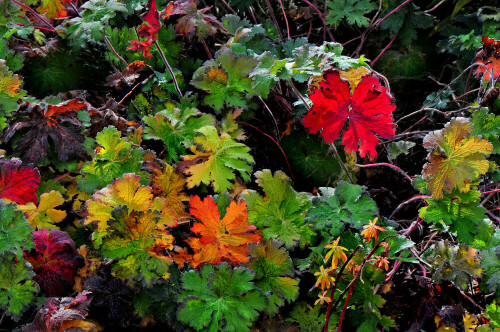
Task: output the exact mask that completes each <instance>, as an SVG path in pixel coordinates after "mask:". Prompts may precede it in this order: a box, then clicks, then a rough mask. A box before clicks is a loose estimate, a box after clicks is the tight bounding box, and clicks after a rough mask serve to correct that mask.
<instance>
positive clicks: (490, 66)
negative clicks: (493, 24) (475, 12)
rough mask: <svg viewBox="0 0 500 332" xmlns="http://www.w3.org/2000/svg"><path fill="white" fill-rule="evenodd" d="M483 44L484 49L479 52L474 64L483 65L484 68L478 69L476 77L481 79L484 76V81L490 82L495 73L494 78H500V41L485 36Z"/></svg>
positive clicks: (479, 67)
mask: <svg viewBox="0 0 500 332" xmlns="http://www.w3.org/2000/svg"><path fill="white" fill-rule="evenodd" d="M482 42H483V48H482V50H481V51H479V52H477V54H476V57H475V58H474V63H482V64H483V65H484V66H478V67H477V68H476V71H475V74H476V77H477V78H480V77H481V76H482V75H483V74H484V76H483V79H485V80H489V79H490V78H491V73H492V72H493V77H494V78H497V77H498V76H500V40H495V39H493V38H488V36H483V39H482ZM485 67H486V68H485Z"/></svg>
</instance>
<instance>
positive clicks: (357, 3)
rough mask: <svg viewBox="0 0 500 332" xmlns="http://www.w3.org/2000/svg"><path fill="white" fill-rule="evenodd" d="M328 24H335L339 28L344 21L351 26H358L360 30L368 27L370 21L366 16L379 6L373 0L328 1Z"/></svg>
mask: <svg viewBox="0 0 500 332" xmlns="http://www.w3.org/2000/svg"><path fill="white" fill-rule="evenodd" d="M327 6H328V15H327V16H326V23H327V24H334V25H335V27H338V25H339V24H340V22H342V21H343V20H345V21H347V23H348V24H349V25H351V26H352V25H356V26H358V27H360V28H362V27H366V26H368V24H369V23H370V21H369V20H368V18H367V17H365V16H364V15H366V14H368V13H370V12H371V11H373V10H375V9H377V4H376V3H375V2H372V1H371V0H354V1H345V0H328V2H327Z"/></svg>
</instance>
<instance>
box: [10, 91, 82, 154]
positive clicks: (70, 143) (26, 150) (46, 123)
mask: <svg viewBox="0 0 500 332" xmlns="http://www.w3.org/2000/svg"><path fill="white" fill-rule="evenodd" d="M87 105H88V104H87V103H85V102H82V101H80V100H78V99H73V100H70V101H66V102H63V103H60V104H57V105H46V106H44V105H43V104H36V103H33V104H31V103H29V102H28V103H25V104H23V105H21V106H20V108H19V109H18V110H17V111H16V113H17V114H18V117H17V120H15V121H13V122H12V123H11V125H10V127H9V128H7V130H5V132H4V133H3V139H4V140H5V141H9V140H10V139H11V138H12V137H13V136H14V135H15V134H16V133H18V132H19V131H20V130H21V129H24V128H29V129H28V131H27V132H24V133H23V137H22V138H21V139H19V140H18V141H17V142H16V144H17V146H16V148H15V149H14V152H15V153H18V154H20V155H21V159H22V160H23V161H25V162H30V163H38V162H40V161H42V160H43V159H44V158H45V157H46V156H47V153H48V150H49V147H50V145H51V143H52V145H53V146H54V147H55V149H54V150H53V151H54V152H55V153H57V158H58V159H59V161H61V162H66V161H68V160H71V159H76V158H82V157H83V156H84V155H85V148H84V147H83V145H82V143H83V141H84V140H85V136H83V135H82V134H81V133H80V130H81V128H82V126H83V123H82V121H81V120H80V119H79V118H78V111H86V110H87V107H88V106H87ZM84 109H85V110H84ZM49 141H51V142H49Z"/></svg>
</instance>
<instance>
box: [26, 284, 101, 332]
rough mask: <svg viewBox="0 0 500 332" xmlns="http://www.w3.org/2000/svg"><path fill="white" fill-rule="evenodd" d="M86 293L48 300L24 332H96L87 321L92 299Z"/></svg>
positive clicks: (88, 293) (92, 325)
mask: <svg viewBox="0 0 500 332" xmlns="http://www.w3.org/2000/svg"><path fill="white" fill-rule="evenodd" d="M90 294H91V293H90V292H87V291H84V292H82V293H79V294H78V295H77V296H76V297H74V298H73V297H59V298H57V297H51V298H48V299H47V300H46V301H45V302H44V303H43V305H42V306H41V308H40V309H39V310H38V312H37V313H36V316H35V319H34V320H33V322H32V323H30V324H28V325H25V326H24V327H23V331H24V332H52V331H73V330H75V331H83V332H95V331H97V328H96V326H95V325H94V324H92V323H91V322H88V321H85V317H86V316H87V313H88V307H89V305H90V301H91V300H92V297H91V295H90Z"/></svg>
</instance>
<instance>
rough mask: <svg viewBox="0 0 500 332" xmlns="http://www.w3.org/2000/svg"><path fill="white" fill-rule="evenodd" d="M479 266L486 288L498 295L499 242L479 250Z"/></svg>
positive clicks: (499, 278) (499, 274) (499, 269)
mask: <svg viewBox="0 0 500 332" xmlns="http://www.w3.org/2000/svg"><path fill="white" fill-rule="evenodd" d="M480 253H481V259H482V260H481V267H482V268H483V269H484V275H485V279H486V284H487V286H488V289H489V290H490V291H492V292H496V294H497V296H498V295H500V244H499V245H497V246H495V247H491V248H488V249H485V250H481V252H480Z"/></svg>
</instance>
